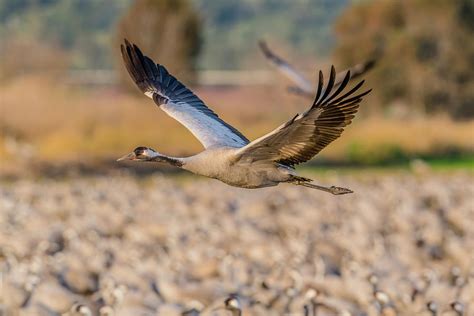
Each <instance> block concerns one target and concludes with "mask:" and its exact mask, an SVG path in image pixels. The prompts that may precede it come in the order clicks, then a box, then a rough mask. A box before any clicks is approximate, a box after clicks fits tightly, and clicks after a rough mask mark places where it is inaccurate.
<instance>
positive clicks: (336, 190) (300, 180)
mask: <svg viewBox="0 0 474 316" xmlns="http://www.w3.org/2000/svg"><path fill="white" fill-rule="evenodd" d="M289 182H290V183H292V184H296V185H302V186H304V187H307V188H311V189H317V190H321V191H324V192H329V193H332V194H334V195H342V194H347V193H353V192H354V191H352V190H350V189H347V188H341V187H336V186H331V187H324V186H321V185H317V184H312V183H310V182H313V180H312V179H309V178H304V177H299V176H293V177H292V178H291V180H290V181H289Z"/></svg>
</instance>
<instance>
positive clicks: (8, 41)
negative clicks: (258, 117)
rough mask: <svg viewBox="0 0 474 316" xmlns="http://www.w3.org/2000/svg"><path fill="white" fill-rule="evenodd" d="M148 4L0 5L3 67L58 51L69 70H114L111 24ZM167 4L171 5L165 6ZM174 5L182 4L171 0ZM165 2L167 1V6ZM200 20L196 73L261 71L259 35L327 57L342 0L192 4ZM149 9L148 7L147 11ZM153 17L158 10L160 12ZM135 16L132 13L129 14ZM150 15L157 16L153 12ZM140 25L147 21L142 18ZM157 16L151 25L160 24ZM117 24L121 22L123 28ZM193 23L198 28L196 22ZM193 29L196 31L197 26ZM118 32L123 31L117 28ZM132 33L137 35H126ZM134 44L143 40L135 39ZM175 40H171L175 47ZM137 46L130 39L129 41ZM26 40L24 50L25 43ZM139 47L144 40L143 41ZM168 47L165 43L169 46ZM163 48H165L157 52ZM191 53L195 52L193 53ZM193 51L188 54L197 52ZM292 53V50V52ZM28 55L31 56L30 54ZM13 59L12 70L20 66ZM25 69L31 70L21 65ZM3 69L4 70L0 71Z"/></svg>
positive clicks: (20, 1) (201, 0)
mask: <svg viewBox="0 0 474 316" xmlns="http://www.w3.org/2000/svg"><path fill="white" fill-rule="evenodd" d="M146 2H147V1H132V0H114V1H96V0H68V1H60V0H36V1H31V0H17V1H11V0H0V37H1V38H2V41H5V42H4V43H2V44H4V45H2V47H0V57H1V58H2V62H3V61H5V58H6V57H8V56H9V55H13V56H18V53H19V52H20V53H21V52H22V51H23V52H22V54H23V55H25V57H24V58H23V59H28V58H32V57H31V56H29V55H32V54H29V55H26V52H24V51H25V50H27V51H33V50H37V49H40V50H41V49H42V50H46V52H45V54H44V55H46V56H51V54H52V53H53V52H54V51H58V50H61V51H64V52H65V54H67V58H64V62H63V63H64V64H65V65H66V66H67V67H68V68H94V69H103V68H112V67H114V62H115V60H114V58H112V56H113V52H112V48H113V49H116V46H117V42H116V39H115V38H114V37H115V35H116V34H117V32H116V27H117V24H118V22H119V20H120V19H121V18H122V17H125V19H126V17H127V16H128V17H129V18H130V14H133V13H131V12H130V11H132V12H133V11H135V13H136V12H137V10H138V11H139V9H137V8H138V7H140V6H142V7H143V4H144V3H146ZM166 2H167V1H162V0H160V1H158V0H153V1H148V4H153V5H154V6H155V9H157V10H160V7H161V8H162V10H163V11H166V10H167V9H166ZM168 2H169V1H168ZM171 2H173V3H176V4H177V6H181V5H179V3H181V2H183V1H171ZM171 2H170V3H171ZM191 2H192V3H193V5H194V7H195V8H196V9H197V10H198V12H199V14H200V16H201V17H200V18H201V21H202V22H203V26H204V29H203V39H204V46H203V50H202V53H201V55H200V57H199V68H201V69H238V68H243V67H249V66H251V67H261V66H262V64H263V61H262V59H260V58H256V57H257V56H258V57H260V55H259V52H258V49H257V40H258V39H259V38H261V37H265V38H267V39H269V40H272V41H276V42H278V43H279V44H281V46H288V47H290V46H291V47H292V50H293V47H296V48H297V50H298V51H299V52H300V53H301V54H305V55H308V56H314V57H315V58H321V56H326V55H327V54H329V53H330V51H331V49H332V46H333V44H334V41H333V40H332V38H333V36H332V33H331V28H332V22H333V20H334V18H335V17H337V15H338V14H339V13H340V12H341V11H342V10H343V9H344V7H345V6H346V5H347V2H348V0H295V1H274V0H247V1H240V0H229V1H212V0H192V1H191ZM153 10H154V9H151V12H153ZM158 15H159V13H158ZM135 16H136V15H135ZM155 16H157V15H156V14H155ZM145 20H146V18H145ZM161 21H162V20H161V18H160V19H159V20H155V22H153V23H151V24H152V25H151V26H153V25H157V27H158V26H159V25H161ZM134 22H136V23H137V27H138V26H140V27H144V30H143V31H142V34H146V35H147V36H150V38H152V39H156V38H158V37H159V32H157V31H156V28H155V29H153V28H151V27H150V26H145V24H144V23H145V22H146V21H144V19H141V18H139V17H137V19H136V20H135V21H134ZM122 24H123V23H122ZM196 25H197V24H196ZM193 31H199V30H198V28H196V29H193ZM121 32H122V33H123V30H122V31H121ZM128 34H134V35H137V33H128ZM137 37H139V41H140V38H141V37H143V36H138V35H137ZM180 38H181V37H178V38H176V40H174V41H175V42H179V41H180ZM133 40H134V41H135V40H136V39H135V38H133ZM24 42H28V45H26V44H23V43H24ZM142 44H143V43H142ZM171 44H173V41H170V40H168V41H167V45H171ZM160 49H163V46H162V47H160ZM194 49H195V48H194ZM194 49H193V56H195V54H196V53H197V51H195V50H194ZM295 50H296V49H295ZM33 57H34V56H33ZM56 59H57V58H49V59H47V60H40V61H39V62H40V63H43V64H44V67H42V70H43V71H44V70H45V69H49V68H51V67H53V66H54V65H55V60H56ZM8 62H11V63H12V64H14V65H15V67H12V68H14V69H16V70H18V67H20V66H21V64H20V62H16V63H15V62H14V60H11V61H9V60H8ZM25 68H26V69H25V71H27V70H29V68H27V67H25ZM4 71H5V70H2V72H4Z"/></svg>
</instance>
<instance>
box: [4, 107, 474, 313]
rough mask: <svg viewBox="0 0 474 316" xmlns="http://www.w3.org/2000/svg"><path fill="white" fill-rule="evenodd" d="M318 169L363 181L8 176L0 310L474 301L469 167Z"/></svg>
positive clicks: (389, 309)
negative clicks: (299, 183)
mask: <svg viewBox="0 0 474 316" xmlns="http://www.w3.org/2000/svg"><path fill="white" fill-rule="evenodd" d="M144 111H146V110H144ZM319 180H320V182H322V183H326V184H335V185H343V186H347V187H349V188H352V189H354V191H355V193H354V194H351V195H348V196H342V197H335V196H331V195H328V194H325V193H322V192H317V191H312V190H310V189H306V188H300V187H291V186H285V185H282V186H279V187H277V188H270V189H263V190H243V189H237V188H232V187H229V186H226V185H224V184H222V183H219V182H217V181H213V180H206V179H202V178H193V180H192V181H190V180H186V179H184V180H180V179H176V178H169V177H163V176H154V177H147V178H144V179H138V178H135V177H131V176H127V175H125V174H123V175H120V174H117V175H115V176H112V175H111V176H109V177H91V178H78V179H74V180H73V179H65V180H61V181H54V180H41V181H34V180H28V179H23V180H19V181H14V182H6V181H3V182H2V183H1V184H0V208H1V212H0V314H1V315H60V314H63V315H99V314H100V315H117V316H119V315H231V313H230V311H227V310H225V309H222V307H223V306H224V301H225V299H226V298H228V297H229V296H230V295H231V294H232V293H233V294H236V295H237V297H238V300H239V301H240V304H241V306H242V309H243V315H318V316H321V315H369V316H371V315H435V314H432V313H431V312H429V311H428V309H427V304H428V303H430V302H431V305H430V306H435V307H436V308H437V314H436V315H456V314H455V312H454V311H453V309H452V307H451V304H453V303H456V304H457V305H456V307H457V308H462V309H463V314H457V315H473V314H474V304H473V302H474V256H473V254H474V229H473V227H474V209H473V205H474V181H473V178H472V173H466V172H456V173H450V174H448V173H432V174H423V175H421V174H419V175H417V174H411V173H405V172H402V173H397V174H389V175H388V174H366V175H357V176H349V175H347V176H334V175H332V176H328V175H326V176H325V177H324V178H323V179H319ZM74 303H78V304H83V305H84V306H83V307H81V309H82V310H83V311H89V310H90V311H91V314H87V313H85V314H79V313H73V311H72V310H74V308H75V307H76V306H77V305H74ZM73 306H74V307H73ZM433 308H434V307H433ZM193 309H194V311H193ZM68 311H69V312H68ZM186 312H187V313H186Z"/></svg>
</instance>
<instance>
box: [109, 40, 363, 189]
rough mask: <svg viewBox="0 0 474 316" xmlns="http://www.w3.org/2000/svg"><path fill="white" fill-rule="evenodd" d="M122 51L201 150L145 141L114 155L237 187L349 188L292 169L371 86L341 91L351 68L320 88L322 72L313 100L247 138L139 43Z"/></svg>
mask: <svg viewBox="0 0 474 316" xmlns="http://www.w3.org/2000/svg"><path fill="white" fill-rule="evenodd" d="M122 56H123V58H124V62H125V65H126V67H127V70H128V72H129V74H130V76H131V77H132V79H133V80H134V81H135V83H136V84H137V86H138V87H139V88H140V89H141V90H142V92H143V93H144V94H145V95H146V96H148V97H149V98H151V99H153V101H154V102H155V103H156V105H158V106H159V107H160V108H161V109H162V110H163V111H165V112H166V113H167V114H168V115H169V116H171V117H173V118H174V119H176V120H177V121H179V122H180V123H181V124H183V125H184V126H185V127H187V128H188V129H189V130H190V132H191V133H192V134H194V136H196V138H198V139H199V141H200V142H201V143H202V144H203V146H204V147H205V150H204V151H202V152H200V153H198V154H196V155H193V156H190V157H170V156H167V155H163V154H161V153H159V152H157V151H155V150H153V149H151V148H149V147H137V148H136V149H135V150H134V151H132V152H131V153H129V154H128V155H126V156H124V157H122V158H120V159H118V160H134V161H147V162H161V163H167V164H170V165H173V166H175V167H178V168H182V169H185V170H188V171H191V172H193V173H195V174H198V175H202V176H206V177H209V178H213V179H218V180H220V181H222V182H224V183H226V184H229V185H232V186H236V187H241V188H249V189H255V188H263V187H271V186H275V185H278V184H279V183H291V184H297V185H303V186H306V187H310V188H313V189H319V190H323V191H326V192H330V193H333V194H345V193H350V192H352V191H351V190H349V189H345V188H339V187H334V186H332V187H323V186H318V185H315V184H312V183H310V182H312V180H311V179H307V178H304V177H300V176H298V175H296V171H295V169H294V166H295V165H296V164H299V163H302V162H305V161H307V160H309V159H311V158H312V157H313V156H314V155H316V154H317V153H318V152H319V151H321V150H322V149H323V148H324V147H325V146H327V145H328V144H329V143H330V142H332V141H333V140H334V139H336V138H337V137H339V135H340V134H341V133H342V131H343V128H344V127H345V126H347V125H348V124H350V122H351V120H352V118H353V117H354V114H355V113H356V112H357V109H358V107H359V103H360V101H361V100H362V97H363V96H364V95H366V94H367V93H369V92H370V90H368V91H366V92H363V93H360V94H358V95H355V96H354V93H355V92H356V91H357V90H358V89H359V88H360V87H361V86H362V84H363V81H362V82H360V83H359V84H357V85H356V86H355V87H353V88H352V89H351V90H350V91H348V92H345V91H344V88H345V87H346V85H347V83H348V82H349V80H350V72H347V74H346V75H345V77H344V79H343V80H341V82H340V83H339V84H338V86H337V88H336V87H335V86H334V83H335V77H336V73H335V70H334V67H332V68H331V75H330V79H329V81H328V84H327V86H326V87H325V88H324V90H323V75H322V72H320V73H319V84H318V88H317V93H316V97H315V100H314V102H313V105H312V106H311V107H310V108H309V109H308V110H307V111H305V112H303V113H301V114H298V115H296V116H295V117H293V118H292V119H291V120H289V121H288V122H286V123H284V124H282V125H281V126H279V127H278V128H276V129H275V130H273V131H272V132H270V133H268V134H266V135H264V136H262V137H260V138H258V139H256V140H254V141H252V142H250V141H249V140H248V139H247V138H246V137H245V136H244V135H242V134H241V133H240V132H239V131H238V130H237V129H235V128H234V127H232V126H231V125H229V124H227V123H226V122H225V121H223V120H222V119H220V118H219V117H218V116H217V114H215V113H214V112H213V111H212V110H211V109H209V108H208V107H207V106H206V105H205V104H204V102H203V101H202V100H201V99H199V98H198V97H197V96H196V95H195V94H194V93H193V92H192V91H191V90H189V89H188V88H187V87H185V86H184V85H183V84H182V83H181V82H179V81H178V80H177V79H176V78H175V77H173V76H172V75H171V74H169V73H168V71H167V70H166V68H164V67H163V66H162V65H159V64H155V63H154V62H153V61H152V60H151V59H150V58H148V57H147V56H144V55H143V54H142V53H141V51H140V49H138V47H137V46H135V45H132V44H130V43H129V42H128V41H125V45H123V46H122ZM333 90H336V91H333ZM341 94H342V95H341Z"/></svg>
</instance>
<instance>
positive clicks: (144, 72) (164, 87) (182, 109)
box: [121, 40, 249, 148]
mask: <svg viewBox="0 0 474 316" xmlns="http://www.w3.org/2000/svg"><path fill="white" fill-rule="evenodd" d="M121 50H122V57H123V60H124V62H125V66H126V68H127V70H128V73H129V74H130V76H131V77H132V79H133V81H135V83H136V84H137V86H138V87H139V88H140V90H141V91H142V92H143V93H144V94H145V95H146V96H148V97H150V98H152V99H153V101H155V103H156V104H157V105H158V106H159V107H160V108H161V109H162V110H163V111H165V112H166V113H167V114H168V115H169V116H171V117H172V118H174V119H175V120H177V121H178V122H180V123H181V124H183V125H184V126H185V127H186V128H187V129H188V130H189V131H190V132H191V133H193V135H194V136H196V138H197V139H198V140H199V141H200V142H201V143H202V144H203V146H204V147H205V148H209V147H222V146H229V147H242V146H245V145H246V144H248V142H249V141H248V140H247V138H245V136H244V135H242V134H241V133H240V132H239V131H238V130H237V129H235V128H234V127H232V126H230V125H229V124H227V123H226V122H224V121H223V120H222V119H220V118H219V116H217V114H216V113H214V112H213V111H212V110H211V109H209V108H208V107H207V106H206V105H205V104H204V102H203V101H202V100H201V99H199V98H198V97H197V96H196V95H195V94H194V93H193V92H192V91H191V90H189V89H188V88H187V87H185V86H184V85H183V84H182V83H181V82H179V81H178V80H177V79H176V78H175V77H174V76H172V75H171V74H170V73H168V71H167V70H166V68H165V67H163V66H162V65H160V64H155V63H154V62H153V60H151V59H150V58H149V57H147V56H144V55H143V54H142V52H141V51H140V49H139V48H138V47H137V46H136V45H134V44H130V43H129V42H128V41H127V40H125V44H124V45H121Z"/></svg>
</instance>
